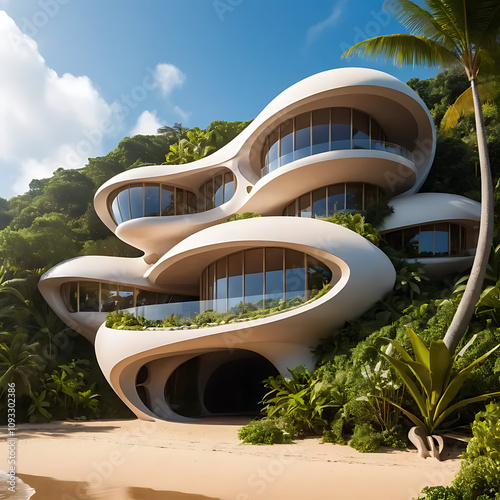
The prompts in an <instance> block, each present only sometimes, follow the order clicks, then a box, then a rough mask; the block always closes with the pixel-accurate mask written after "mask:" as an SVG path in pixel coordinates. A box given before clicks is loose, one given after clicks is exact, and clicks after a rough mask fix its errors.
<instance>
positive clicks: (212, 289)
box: [208, 264, 215, 300]
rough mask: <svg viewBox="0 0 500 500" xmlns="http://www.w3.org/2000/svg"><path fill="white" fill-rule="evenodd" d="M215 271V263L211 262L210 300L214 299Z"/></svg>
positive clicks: (209, 274)
mask: <svg viewBox="0 0 500 500" xmlns="http://www.w3.org/2000/svg"><path fill="white" fill-rule="evenodd" d="M214 271H215V264H210V265H209V266H208V300H213V299H214V292H215V290H214V279H215V276H214Z"/></svg>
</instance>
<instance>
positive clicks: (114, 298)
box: [101, 283, 118, 312]
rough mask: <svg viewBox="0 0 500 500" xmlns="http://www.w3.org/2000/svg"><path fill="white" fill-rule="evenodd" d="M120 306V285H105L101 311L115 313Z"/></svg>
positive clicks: (102, 292)
mask: <svg viewBox="0 0 500 500" xmlns="http://www.w3.org/2000/svg"><path fill="white" fill-rule="evenodd" d="M117 305H118V285H113V284H108V283H103V284H102V285H101V311H103V312H110V311H115V310H116V308H117Z"/></svg>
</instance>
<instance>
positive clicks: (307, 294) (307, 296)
mask: <svg viewBox="0 0 500 500" xmlns="http://www.w3.org/2000/svg"><path fill="white" fill-rule="evenodd" d="M308 274H309V273H308V272H307V255H306V254H305V253H304V283H305V285H304V299H306V300H309V298H310V297H309V283H308V281H309V280H308Z"/></svg>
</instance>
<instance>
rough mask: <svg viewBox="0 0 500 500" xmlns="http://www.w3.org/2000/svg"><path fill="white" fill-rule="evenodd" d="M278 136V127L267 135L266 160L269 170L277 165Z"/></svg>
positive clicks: (274, 168)
mask: <svg viewBox="0 0 500 500" xmlns="http://www.w3.org/2000/svg"><path fill="white" fill-rule="evenodd" d="M279 138H280V132H279V128H278V129H276V130H275V131H274V132H273V133H272V134H271V135H270V136H269V153H268V160H267V163H268V168H269V172H272V171H273V170H276V169H277V168H278V167H279Z"/></svg>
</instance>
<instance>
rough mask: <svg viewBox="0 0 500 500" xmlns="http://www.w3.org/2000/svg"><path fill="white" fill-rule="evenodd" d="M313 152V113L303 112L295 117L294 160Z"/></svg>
mask: <svg viewBox="0 0 500 500" xmlns="http://www.w3.org/2000/svg"><path fill="white" fill-rule="evenodd" d="M310 154H311V113H303V114H301V115H299V116H297V117H296V118H295V153H294V160H298V159H300V158H304V157H306V156H309V155H310Z"/></svg>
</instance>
